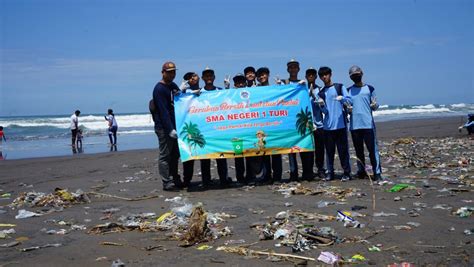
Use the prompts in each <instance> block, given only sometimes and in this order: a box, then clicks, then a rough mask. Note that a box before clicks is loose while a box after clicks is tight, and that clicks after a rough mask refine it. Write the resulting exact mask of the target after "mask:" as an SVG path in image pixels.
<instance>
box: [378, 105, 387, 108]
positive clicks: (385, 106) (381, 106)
mask: <svg viewBox="0 0 474 267" xmlns="http://www.w3.org/2000/svg"><path fill="white" fill-rule="evenodd" d="M379 108H388V105H380V106H379Z"/></svg>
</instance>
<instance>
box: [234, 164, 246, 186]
mask: <svg viewBox="0 0 474 267" xmlns="http://www.w3.org/2000/svg"><path fill="white" fill-rule="evenodd" d="M244 160H245V158H235V159H234V163H235V178H237V181H239V182H241V183H242V182H245V163H244Z"/></svg>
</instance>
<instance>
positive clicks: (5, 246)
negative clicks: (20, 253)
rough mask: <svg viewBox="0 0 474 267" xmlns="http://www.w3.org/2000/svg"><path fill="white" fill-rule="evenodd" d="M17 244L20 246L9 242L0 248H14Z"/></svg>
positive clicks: (15, 242)
mask: <svg viewBox="0 0 474 267" xmlns="http://www.w3.org/2000/svg"><path fill="white" fill-rule="evenodd" d="M19 244H20V242H19V241H12V242H9V243H5V244H0V248H11V247H14V246H18V245H19Z"/></svg>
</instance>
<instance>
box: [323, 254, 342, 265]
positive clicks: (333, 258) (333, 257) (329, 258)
mask: <svg viewBox="0 0 474 267" xmlns="http://www.w3.org/2000/svg"><path fill="white" fill-rule="evenodd" d="M340 260H341V257H340V256H339V255H337V254H334V253H332V252H328V251H322V252H321V254H319V257H318V261H322V262H324V263H326V264H331V265H333V264H335V263H337V262H338V261H340Z"/></svg>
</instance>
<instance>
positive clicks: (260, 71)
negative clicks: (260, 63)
mask: <svg viewBox="0 0 474 267" xmlns="http://www.w3.org/2000/svg"><path fill="white" fill-rule="evenodd" d="M262 73H266V74H270V70H269V69H268V68H267V67H261V68H259V69H258V70H257V72H256V73H255V74H256V75H257V76H259V75H260V74H262Z"/></svg>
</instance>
